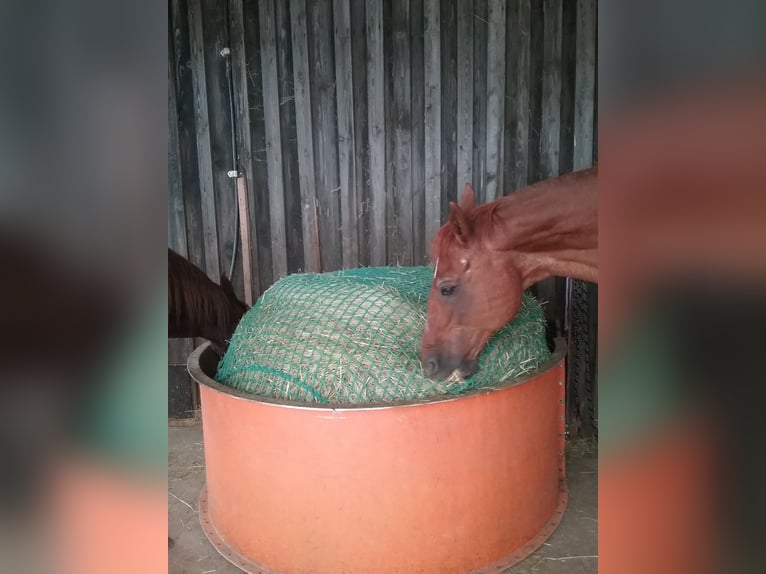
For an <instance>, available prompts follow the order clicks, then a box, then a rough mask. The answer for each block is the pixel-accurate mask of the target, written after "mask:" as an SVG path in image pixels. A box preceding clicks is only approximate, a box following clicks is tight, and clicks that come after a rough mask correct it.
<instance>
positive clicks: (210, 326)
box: [168, 249, 247, 345]
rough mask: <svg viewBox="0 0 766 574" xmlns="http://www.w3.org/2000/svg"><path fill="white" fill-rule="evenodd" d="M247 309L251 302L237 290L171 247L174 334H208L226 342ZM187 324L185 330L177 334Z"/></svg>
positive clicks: (170, 307) (171, 328)
mask: <svg viewBox="0 0 766 574" xmlns="http://www.w3.org/2000/svg"><path fill="white" fill-rule="evenodd" d="M237 304H239V305H237ZM246 310H247V305H245V304H244V303H242V302H241V301H239V300H238V299H236V297H235V296H234V295H233V294H229V293H227V292H226V290H225V289H224V288H223V287H221V286H220V285H218V284H217V283H215V282H213V281H212V280H211V279H210V278H209V277H208V276H207V275H206V274H205V273H204V272H203V271H202V270H201V269H199V268H198V267H196V266H195V265H193V264H192V263H191V262H189V261H187V260H186V259H185V258H183V257H181V256H180V255H179V254H177V253H175V252H174V251H172V250H171V249H168V312H169V325H168V327H169V329H168V330H169V333H170V335H171V336H181V337H184V336H187V337H204V338H209V339H211V340H214V342H216V343H219V344H221V345H225V344H226V341H227V340H228V339H229V338H230V337H231V335H232V332H233V330H234V328H235V327H236V324H237V323H238V322H239V319H240V318H241V317H242V315H243V314H244V312H245V311H246ZM184 328H185V330H186V331H185V332H183V333H181V334H175V335H174V333H180V332H181V331H183V330H184Z"/></svg>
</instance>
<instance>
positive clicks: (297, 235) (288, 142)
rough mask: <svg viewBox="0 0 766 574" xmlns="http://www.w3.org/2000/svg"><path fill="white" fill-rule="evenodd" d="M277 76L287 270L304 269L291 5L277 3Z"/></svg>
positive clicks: (296, 270) (293, 271) (291, 271)
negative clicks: (296, 144) (296, 143)
mask: <svg viewBox="0 0 766 574" xmlns="http://www.w3.org/2000/svg"><path fill="white" fill-rule="evenodd" d="M275 7H276V31H277V36H276V38H277V77H278V78H279V130H280V134H281V138H280V139H281V141H282V177H283V178H284V179H283V182H284V183H283V187H284V193H285V218H286V219H287V224H286V229H285V235H286V237H285V239H286V241H287V272H288V273H296V272H300V271H302V270H303V269H304V261H303V233H302V225H301V221H302V211H303V208H302V201H301V190H300V184H299V180H298V178H299V175H298V150H297V148H296V146H295V141H296V139H297V135H296V132H295V96H294V95H295V90H294V81H293V66H292V51H293V50H292V37H291V34H290V6H289V3H287V2H276V3H275Z"/></svg>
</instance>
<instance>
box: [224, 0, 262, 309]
mask: <svg viewBox="0 0 766 574" xmlns="http://www.w3.org/2000/svg"><path fill="white" fill-rule="evenodd" d="M229 2H230V4H229V29H230V32H231V38H230V43H231V46H230V48H231V72H232V80H233V84H234V121H235V123H236V129H237V147H238V149H237V150H236V154H237V164H238V166H239V177H238V178H237V206H238V209H239V225H240V239H241V241H240V243H241V246H242V275H243V283H244V287H245V302H246V303H247V304H248V305H252V300H253V291H255V292H256V293H259V292H260V290H261V289H260V279H259V276H258V257H257V256H255V255H256V254H257V253H258V237H257V234H256V233H255V232H252V233H251V231H250V209H249V201H248V195H247V193H248V188H252V187H253V186H254V185H255V182H254V178H253V171H254V168H253V152H252V143H251V137H250V110H249V106H248V101H249V100H248V86H247V57H246V54H245V42H244V40H245V25H244V21H245V17H244V9H243V4H242V0H229ZM240 180H242V181H240ZM243 193H244V196H243ZM248 297H249V299H250V300H249V301H248Z"/></svg>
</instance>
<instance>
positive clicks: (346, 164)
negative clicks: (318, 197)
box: [333, 0, 359, 269]
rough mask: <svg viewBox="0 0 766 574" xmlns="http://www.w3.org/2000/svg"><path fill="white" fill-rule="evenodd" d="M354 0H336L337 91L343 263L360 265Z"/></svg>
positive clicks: (345, 264)
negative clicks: (353, 28)
mask: <svg viewBox="0 0 766 574" xmlns="http://www.w3.org/2000/svg"><path fill="white" fill-rule="evenodd" d="M349 2H350V0H334V2H333V14H334V20H335V94H336V97H337V101H338V176H339V180H340V203H341V205H340V209H341V241H342V249H343V267H345V268H347V269H348V268H354V267H357V266H358V265H359V230H358V227H357V223H358V219H357V211H358V208H357V204H356V153H355V148H356V140H355V136H356V134H355V132H354V105H355V103H356V102H357V100H356V98H355V97H354V92H353V89H354V77H353V62H352V60H351V6H350V5H349Z"/></svg>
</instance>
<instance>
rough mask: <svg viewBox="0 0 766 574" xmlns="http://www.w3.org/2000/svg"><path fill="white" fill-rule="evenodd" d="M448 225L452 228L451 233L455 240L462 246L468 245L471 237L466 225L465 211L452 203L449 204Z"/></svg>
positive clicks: (469, 229)
mask: <svg viewBox="0 0 766 574" xmlns="http://www.w3.org/2000/svg"><path fill="white" fill-rule="evenodd" d="M449 224H450V225H451V226H452V232H453V233H454V234H455V238H456V239H457V240H458V242H459V243H460V244H462V245H465V244H466V243H468V240H469V239H470V237H471V228H470V225H469V223H468V217H466V214H465V211H463V209H462V208H461V207H460V206H459V205H458V204H456V203H455V202H453V201H450V204H449Z"/></svg>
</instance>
